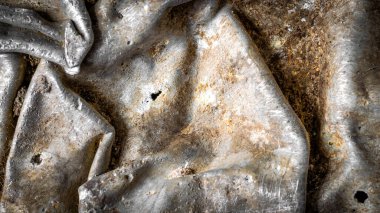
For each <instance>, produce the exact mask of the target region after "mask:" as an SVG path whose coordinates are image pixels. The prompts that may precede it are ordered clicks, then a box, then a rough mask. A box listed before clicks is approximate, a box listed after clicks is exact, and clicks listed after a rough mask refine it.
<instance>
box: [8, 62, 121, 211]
mask: <svg viewBox="0 0 380 213" xmlns="http://www.w3.org/2000/svg"><path fill="white" fill-rule="evenodd" d="M58 73H59V71H58V69H57V67H56V65H53V64H52V63H50V62H47V61H44V60H42V61H41V62H40V64H39V65H38V68H37V70H36V73H35V74H34V76H33V79H32V81H31V83H30V86H29V88H28V91H27V94H26V97H25V101H24V104H23V107H22V109H21V113H20V117H19V119H18V122H17V126H16V130H15V133H14V138H13V141H12V147H11V151H10V154H9V157H8V161H7V167H6V175H5V180H4V187H3V195H2V200H1V207H2V211H7V212H8V211H11V212H15V211H28V212H30V211H31V212H36V211H38V212H40V211H42V212H45V211H58V212H73V211H76V208H77V204H76V203H77V202H78V194H77V189H78V187H79V186H80V185H81V184H83V183H84V182H85V181H86V180H87V179H91V178H92V177H94V176H96V175H99V174H101V173H103V172H105V171H106V169H107V168H108V164H109V158H110V151H111V146H112V143H113V140H114V129H113V127H112V126H111V125H110V124H109V123H108V122H107V121H106V120H105V119H104V118H103V117H102V116H101V115H99V114H98V113H97V112H96V111H94V110H93V109H92V107H91V106H90V105H88V104H87V103H86V101H84V100H83V99H82V98H80V97H79V96H78V95H76V94H75V93H73V92H72V91H70V90H69V89H66V88H65V86H64V84H63V83H62V81H61V78H62V77H61V76H60V74H58Z"/></svg>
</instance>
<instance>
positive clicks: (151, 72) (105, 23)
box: [0, 0, 380, 212]
mask: <svg viewBox="0 0 380 213" xmlns="http://www.w3.org/2000/svg"><path fill="white" fill-rule="evenodd" d="M336 3H337V4H336V6H332V7H331V8H330V9H329V11H328V12H327V13H326V16H325V20H324V23H323V24H324V26H326V29H328V30H327V32H326V38H327V40H328V42H327V45H326V46H327V48H328V51H327V52H328V53H329V54H326V55H325V56H324V57H325V59H326V62H327V65H326V66H325V67H324V68H323V70H322V71H323V72H325V73H326V82H327V83H326V84H325V85H324V87H323V90H324V93H323V94H322V95H321V97H320V101H321V102H323V113H321V120H322V123H321V131H320V132H318V134H320V140H319V141H318V144H319V147H321V148H322V149H321V152H322V154H323V155H324V156H325V157H326V159H327V164H328V166H329V167H328V169H327V170H326V171H327V174H326V176H325V178H324V179H323V181H322V183H323V184H322V185H321V186H315V188H314V189H313V192H314V191H315V193H314V194H313V195H312V196H310V198H311V199H310V200H309V201H307V200H306V193H307V175H308V170H309V156H310V141H309V135H308V133H307V131H306V130H305V128H304V125H303V123H302V122H301V120H300V119H299V118H298V117H297V115H296V113H295V112H294V111H293V109H292V107H291V106H290V104H289V103H288V101H287V100H286V98H285V97H284V95H283V94H282V91H281V89H280V87H279V86H278V85H277V83H276V80H275V78H274V77H273V76H272V72H271V70H270V69H269V68H268V65H267V64H266V62H265V60H264V58H263V57H262V55H261V54H260V51H261V50H260V49H259V48H258V47H257V46H256V45H255V44H254V42H253V40H252V38H251V37H250V34H249V33H248V32H247V30H246V28H245V25H243V23H242V22H244V20H242V19H241V17H239V16H238V15H237V14H236V13H235V12H234V8H233V5H230V4H229V3H228V2H225V1H218V0H194V1H191V0H143V1H127V0H117V1H109V0H98V1H86V2H85V1H83V0H56V1H52V2H50V3H46V1H43V0H32V1H23V0H20V1H10V0H0V53H1V54H0V86H1V87H0V89H1V90H0V106H1V108H0V158H1V159H4V160H6V158H7V160H6V166H5V163H4V165H3V167H4V168H3V169H4V170H5V172H4V173H5V177H4V180H3V188H2V197H1V211H3V212H76V211H79V212H304V211H306V206H307V202H309V205H308V206H311V207H312V209H308V211H318V212H330V211H334V212H348V211H356V212H377V211H379V210H380V200H379V194H380V191H379V190H380V186H379V184H380V180H379V177H380V174H379V165H378V162H379V160H380V159H379V156H378V153H379V150H380V147H379V142H380V141H379V138H380V135H379V133H378V131H377V130H378V129H379V128H380V124H379V122H380V116H379V115H380V114H379V113H380V103H379V100H380V75H379V72H378V71H379V69H378V68H379V67H380V65H379V60H380V58H379V54H380V53H379V48H380V45H379V42H378V41H379V38H380V36H379V35H380V28H379V26H380V25H379V24H380V15H379V7H380V6H379V5H378V3H377V2H376V1H370V0H344V1H343V0H342V1H341V0H337V1H336ZM305 5H306V3H305ZM244 24H246V23H244ZM277 45H281V44H280V43H278V44H277ZM25 54H29V55H32V56H33V57H36V58H39V59H40V61H39V62H38V66H37V69H36V70H33V71H32V75H33V77H32V78H31V80H30V82H29V81H28V80H27V79H24V73H25V72H26V71H27V69H28V68H27V66H26V62H25V58H24V57H23V55H25ZM29 72H30V71H29ZM22 84H23V85H27V91H26V95H25V97H23V98H16V96H17V94H18V93H19V94H21V93H20V91H19V92H18V90H19V89H20V86H21V85H22ZM15 100H17V101H16V102H17V103H15V104H14V102H15ZM20 100H22V101H21V103H20ZM18 106H22V107H21V109H20V110H16V111H17V113H16V112H14V111H15V110H14V109H15V108H17V107H18ZM14 118H17V125H15V121H14V120H15V119H14ZM8 147H10V151H8Z"/></svg>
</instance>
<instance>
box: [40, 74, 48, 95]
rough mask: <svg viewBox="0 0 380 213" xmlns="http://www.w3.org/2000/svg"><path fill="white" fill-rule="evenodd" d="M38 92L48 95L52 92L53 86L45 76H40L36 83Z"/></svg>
mask: <svg viewBox="0 0 380 213" xmlns="http://www.w3.org/2000/svg"><path fill="white" fill-rule="evenodd" d="M36 84H37V86H36V92H37V93H41V94H43V93H48V92H50V90H51V84H50V82H48V80H47V79H46V77H45V76H43V75H41V76H38V79H37V81H36Z"/></svg>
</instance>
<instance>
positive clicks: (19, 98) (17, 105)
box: [13, 87, 26, 117]
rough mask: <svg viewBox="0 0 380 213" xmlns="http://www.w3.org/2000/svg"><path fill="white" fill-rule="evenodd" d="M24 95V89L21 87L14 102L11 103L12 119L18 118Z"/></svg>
mask: <svg viewBox="0 0 380 213" xmlns="http://www.w3.org/2000/svg"><path fill="white" fill-rule="evenodd" d="M25 94H26V87H21V88H20V89H19V90H18V92H17V96H16V98H15V101H14V103H13V117H18V116H20V112H21V107H22V104H23V103H24V99H25Z"/></svg>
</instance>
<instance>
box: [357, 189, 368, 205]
mask: <svg viewBox="0 0 380 213" xmlns="http://www.w3.org/2000/svg"><path fill="white" fill-rule="evenodd" d="M354 198H355V199H356V200H357V201H358V202H359V203H364V201H365V200H367V198H368V195H367V193H365V192H363V191H357V192H356V193H355V196H354Z"/></svg>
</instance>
